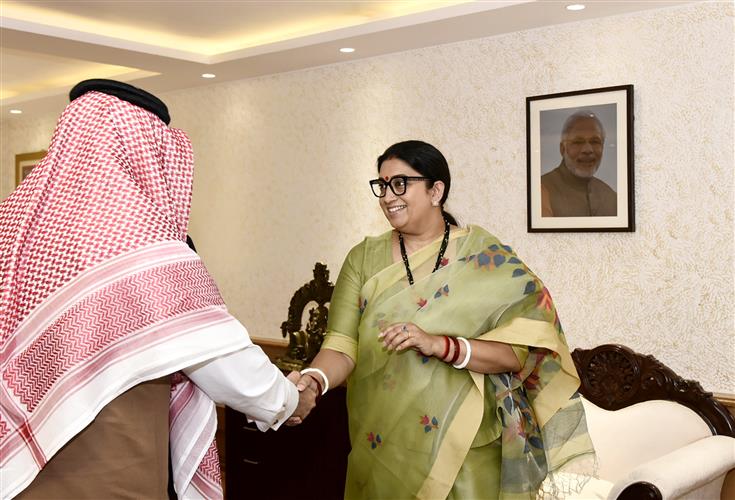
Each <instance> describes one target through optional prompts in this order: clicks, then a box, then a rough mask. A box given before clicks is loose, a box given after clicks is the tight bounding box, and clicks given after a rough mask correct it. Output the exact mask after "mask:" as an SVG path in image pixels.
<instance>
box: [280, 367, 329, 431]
mask: <svg viewBox="0 0 735 500" xmlns="http://www.w3.org/2000/svg"><path fill="white" fill-rule="evenodd" d="M286 378H287V379H288V380H289V381H291V383H293V384H294V385H295V386H296V389H297V390H298V391H299V403H298V405H296V409H295V410H294V412H293V413H292V414H291V416H290V417H289V419H288V420H287V421H286V425H288V426H295V425H299V424H300V423H301V422H303V421H304V419H305V418H306V417H307V416H308V415H309V413H310V412H311V410H312V409H313V408H314V407H315V406H316V402H317V401H318V400H319V398H320V397H321V395H322V386H321V383H322V381H321V380H319V379H318V378H321V377H319V375H317V374H312V373H304V374H303V375H302V374H301V373H299V372H297V371H292V372H291V373H289V374H288V376H287V377H286Z"/></svg>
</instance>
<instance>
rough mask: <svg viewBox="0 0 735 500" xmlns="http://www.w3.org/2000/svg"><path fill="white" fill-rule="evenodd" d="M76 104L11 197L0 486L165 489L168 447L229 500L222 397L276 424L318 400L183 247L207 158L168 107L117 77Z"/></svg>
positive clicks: (134, 493) (104, 493)
mask: <svg viewBox="0 0 735 500" xmlns="http://www.w3.org/2000/svg"><path fill="white" fill-rule="evenodd" d="M70 98H71V100H72V102H71V103H70V104H69V105H68V106H67V108H66V109H65V111H64V112H63V114H62V115H61V118H60V119H59V122H58V124H57V127H56V130H55V132H54V135H53V138H52V141H51V145H50V147H49V149H48V154H47V155H46V157H45V158H44V159H43V160H42V161H41V162H40V163H39V164H38V166H36V168H34V170H33V172H32V173H31V174H30V175H29V176H28V177H27V178H26V179H25V180H24V181H23V183H22V184H21V185H20V186H19V187H18V188H17V189H16V190H15V191H14V192H13V193H12V194H11V195H10V196H9V197H8V198H7V199H6V200H4V201H3V202H2V203H0V255H1V256H2V260H1V262H0V279H1V280H2V281H1V283H0V353H1V354H2V356H1V358H0V364H1V365H2V379H1V381H0V403H1V405H0V469H1V470H0V475H1V476H2V488H1V491H0V496H1V497H2V498H12V497H14V496H20V497H21V498H48V497H54V498H108V497H126V498H127V497H129V498H167V492H166V487H167V483H168V461H169V447H170V450H171V451H170V454H171V456H170V460H171V465H172V471H173V483H174V485H175V489H176V493H177V495H178V496H179V498H218V497H222V489H221V485H220V472H219V462H218V459H217V449H216V445H215V442H214V433H215V430H216V426H217V422H216V412H215V402H217V403H224V404H227V405H228V406H231V407H233V408H235V409H237V410H239V411H242V412H243V413H245V414H246V415H248V417H249V418H250V419H252V420H254V421H256V423H257V424H258V427H259V428H260V429H261V430H266V429H268V428H278V427H279V426H280V425H281V424H282V423H283V422H284V421H285V420H286V419H287V418H288V417H289V416H290V415H292V414H294V415H298V414H300V413H302V412H305V410H306V409H307V408H306V407H307V406H308V403H307V402H306V399H308V398H305V400H304V401H301V402H300V401H299V397H298V393H297V390H296V388H295V386H294V385H293V384H292V383H291V382H290V381H289V380H287V379H286V377H284V376H283V375H282V374H281V373H280V371H279V370H278V369H277V368H276V367H275V366H274V365H272V364H271V363H270V361H269V360H268V358H267V357H266V356H265V354H264V353H263V352H262V350H260V348H259V347H257V346H256V345H254V344H253V343H252V341H251V340H250V338H249V336H248V333H247V331H246V330H245V328H244V327H243V326H242V325H241V324H240V323H239V322H238V321H237V320H236V319H235V318H233V317H232V316H231V315H229V314H228V312H227V309H226V307H225V304H224V302H223V300H222V297H221V296H220V294H219V291H218V290H217V287H216V285H215V283H214V281H213V280H212V278H211V276H210V275H209V273H208V272H207V270H206V269H205V267H204V265H203V264H202V262H201V260H200V259H199V257H198V256H197V254H196V253H194V252H193V251H192V250H191V249H190V248H189V247H188V246H187V244H186V242H185V240H186V233H187V225H188V220H189V210H190V203H191V189H192V176H193V155H192V148H191V143H190V142H189V140H188V138H187V137H186V135H185V134H184V133H183V132H182V131H180V130H177V129H173V128H169V127H168V123H169V116H168V111H167V109H166V106H165V105H164V104H163V103H162V102H161V101H160V100H158V99H157V98H156V97H154V96H152V95H150V94H148V93H147V92H144V91H142V90H140V89H137V88H135V87H132V86H130V85H127V84H123V83H120V82H114V81H110V80H87V81H85V82H82V83H80V84H78V85H77V86H76V87H75V88H74V89H73V90H72V92H71V94H70ZM311 399H312V400H313V398H311ZM309 409H310V408H309Z"/></svg>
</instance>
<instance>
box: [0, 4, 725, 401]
mask: <svg viewBox="0 0 735 500" xmlns="http://www.w3.org/2000/svg"><path fill="white" fill-rule="evenodd" d="M733 69H734V68H733V9H732V7H731V6H730V4H729V3H707V4H699V5H689V6H683V7H677V8H669V9H661V10H654V11H647V12H644V13H639V14H631V15H625V16H619V17H611V18H606V19H601V20H594V21H585V22H579V23H570V24H565V25H561V26H556V27H552V28H543V29H536V30H531V31H526V32H519V33H513V34H509V35H503V36H498V37H493V38H487V39H481V40H474V41H468V42H462V43H456V44H451V45H444V46H438V47H432V48H427V49H422V50H416V51H410V52H403V53H399V54H393V55H388V56H381V57H376V58H373V59H366V60H359V61H355V62H346V63H343V64H337V65H332V66H326V67H321V68H315V69H310V70H305V71H298V72H293V73H287V74H281V75H274V76H269V77H263V78H257V79H251V80H244V81H239V82H234V83H223V84H219V85H212V86H210V87H203V88H198V89H193V90H186V91H179V92H174V93H169V94H167V95H163V96H162V97H164V99H165V100H166V102H167V103H168V105H169V107H170V109H171V115H172V117H173V125H174V126H177V127H181V128H183V129H184V130H186V131H187V132H188V134H189V136H190V137H191V139H192V141H193V143H194V148H195V154H196V160H197V171H196V176H195V190H194V201H193V212H192V219H191V233H192V235H193V236H194V238H195V240H196V243H197V246H198V247H199V249H200V253H201V254H202V256H203V258H204V261H205V263H206V264H207V266H208V267H209V269H210V270H211V272H212V273H213V274H214V276H215V278H216V280H217V282H218V284H219V285H220V287H221V289H222V292H223V294H224V296H225V299H226V300H227V302H228V304H229V307H230V309H231V311H232V312H233V314H235V315H236V316H237V317H238V318H240V319H241V320H242V321H243V322H244V323H245V324H246V325H247V326H248V328H249V330H250V332H251V335H253V336H256V337H269V338H274V339H275V338H279V335H280V332H279V326H280V324H281V322H282V321H283V320H285V319H286V310H287V307H288V303H289V300H290V297H291V294H292V293H293V291H294V290H295V289H296V288H297V287H298V286H300V285H301V284H302V283H304V282H305V281H307V280H308V279H310V277H311V269H312V267H313V264H314V262H316V261H317V260H321V261H323V262H325V263H327V264H328V266H329V269H330V270H331V271H332V279H333V280H335V279H336V277H337V276H336V275H337V271H338V270H339V268H340V265H341V263H342V259H343V257H344V255H345V254H346V253H347V251H348V250H349V248H350V247H351V246H352V245H354V244H355V243H357V242H358V241H359V240H360V239H361V238H362V236H363V235H365V234H378V233H381V232H383V231H385V230H387V228H388V225H387V222H385V220H384V219H383V217H382V215H381V213H380V211H379V209H378V206H377V203H376V200H375V198H373V196H372V195H371V194H370V192H369V188H368V185H367V180H368V179H370V178H372V177H374V175H375V171H374V161H375V157H376V156H377V155H378V154H380V153H381V152H382V151H383V149H384V148H385V147H386V146H388V145H389V144H391V143H393V142H395V141H398V140H403V139H408V138H421V139H424V140H426V141H429V142H431V143H434V144H435V145H437V146H438V147H439V148H440V149H441V150H442V151H443V152H444V153H445V154H446V156H447V158H448V160H449V162H450V166H451V168H452V173H453V176H454V177H453V186H452V194H451V196H450V203H449V209H450V211H452V212H453V213H454V214H455V215H456V216H458V218H459V219H460V221H461V222H462V223H473V224H479V225H482V226H484V227H486V228H487V229H489V230H490V231H491V232H494V233H495V234H497V235H498V236H499V237H500V238H501V239H502V240H504V241H505V242H506V243H508V244H510V245H512V246H513V247H514V248H515V249H516V251H517V252H518V253H519V255H520V256H521V257H522V258H524V260H525V261H526V263H527V264H528V265H529V266H530V267H531V268H532V269H533V270H534V271H536V273H538V274H539V275H540V276H541V278H542V279H544V281H545V283H546V285H547V286H548V287H549V289H550V290H551V291H552V294H553V296H554V298H555V300H556V303H557V307H558V309H559V313H560V315H561V318H562V322H563V324H564V326H565V330H566V331H567V336H568V339H569V341H570V343H571V344H572V346H573V347H577V346H582V347H590V346H594V345H597V344H600V343H607V342H620V343H623V344H626V345H628V346H631V347H633V348H634V349H636V350H638V351H641V352H646V353H654V354H655V355H656V356H657V357H658V358H659V359H660V360H661V361H663V362H664V363H666V364H668V365H669V366H671V367H672V368H673V369H674V370H676V371H677V372H679V373H680V374H681V375H683V376H685V377H688V378H696V379H698V380H700V381H701V382H702V384H703V386H704V387H705V388H706V389H709V390H715V391H721V392H729V393H732V392H735V335H734V329H735V327H734V323H735V315H734V313H733V306H732V300H733V299H732V297H733V291H734V290H733V288H734V283H733V265H734V260H733V211H734V210H733V171H734V169H733V85H734V84H735V81H734V79H733ZM628 83H631V84H633V85H635V115H636V124H635V195H636V219H637V227H638V229H637V230H636V232H634V233H600V234H572V233H567V234H563V233H562V234H529V233H527V232H526V191H525V189H526V187H525V186H526V154H525V97H526V96H531V95H538V94H549V93H555V92H562V91H568V90H577V89H583V88H594V87H604V86H610V85H621V84H628ZM55 118H56V117H55V116H53V117H48V119H46V120H38V121H37V122H35V123H34V124H29V125H27V126H24V127H22V128H19V127H14V126H8V125H7V122H5V123H4V124H3V133H2V134H3V135H2V138H3V143H2V151H1V153H2V182H3V186H2V193H3V194H7V192H8V190H9V185H10V184H9V182H8V179H9V178H10V177H11V173H9V170H12V166H11V164H10V162H11V160H12V154H14V153H15V152H20V151H26V150H33V149H38V148H41V147H44V146H45V144H46V143H47V141H48V137H49V136H50V133H51V131H52V129H53V125H54V120H55Z"/></svg>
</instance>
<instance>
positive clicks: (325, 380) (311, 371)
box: [299, 368, 329, 396]
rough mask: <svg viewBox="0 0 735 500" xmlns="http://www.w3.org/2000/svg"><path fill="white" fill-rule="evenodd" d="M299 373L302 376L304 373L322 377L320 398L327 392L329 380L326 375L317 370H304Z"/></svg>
mask: <svg viewBox="0 0 735 500" xmlns="http://www.w3.org/2000/svg"><path fill="white" fill-rule="evenodd" d="M299 373H301V375H304V374H306V373H318V374H319V375H321V376H322V380H323V381H324V388H323V389H322V396H324V395H325V394H326V393H327V391H328V390H329V379H328V378H327V375H326V373H324V372H323V371H321V370H320V369H319V368H304V369H303V370H301V371H300V372H299Z"/></svg>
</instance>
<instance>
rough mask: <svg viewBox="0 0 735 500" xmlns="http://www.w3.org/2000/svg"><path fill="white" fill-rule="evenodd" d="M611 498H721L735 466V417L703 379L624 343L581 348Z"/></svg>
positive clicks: (588, 407)
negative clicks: (678, 371)
mask: <svg viewBox="0 0 735 500" xmlns="http://www.w3.org/2000/svg"><path fill="white" fill-rule="evenodd" d="M572 357H573V359H574V362H575V364H576V366H577V371H578V372H579V375H580V378H581V379H582V386H581V388H580V393H581V394H582V395H583V396H584V399H585V401H584V404H585V411H586V414H587V424H588V426H589V431H590V436H591V437H592V441H593V443H594V445H595V449H596V451H597V457H598V461H599V471H598V473H599V476H600V479H601V480H604V481H607V482H609V483H610V484H609V488H610V489H609V491H608V492H607V495H605V496H599V497H598V498H609V499H616V498H617V499H625V500H631V499H669V498H671V499H673V498H692V499H695V498H696V499H705V498H714V499H719V498H720V495H721V490H722V486H723V482H724V479H725V475H726V474H727V473H728V471H730V470H732V469H735V439H733V438H735V419H733V417H732V415H731V414H730V413H729V412H728V410H727V408H725V407H724V405H722V404H721V403H720V402H718V401H717V400H715V399H714V398H713V397H712V394H711V393H709V392H705V391H704V390H703V389H702V387H701V386H700V385H699V383H698V382H695V381H692V380H684V379H682V378H681V377H679V376H678V375H676V374H675V373H674V372H673V371H672V370H671V369H669V368H668V367H666V366H665V365H663V364H662V363H661V362H659V361H658V360H657V359H656V358H654V357H653V356H646V355H642V354H638V353H636V352H633V351H632V350H630V349H628V348H627V347H624V346H621V345H611V344H608V345H602V346H598V347H595V348H594V349H589V350H586V349H576V350H575V351H574V352H573V353H572Z"/></svg>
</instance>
